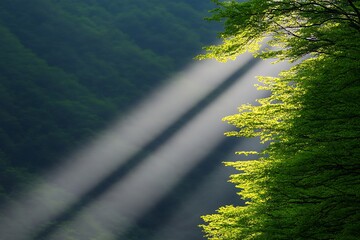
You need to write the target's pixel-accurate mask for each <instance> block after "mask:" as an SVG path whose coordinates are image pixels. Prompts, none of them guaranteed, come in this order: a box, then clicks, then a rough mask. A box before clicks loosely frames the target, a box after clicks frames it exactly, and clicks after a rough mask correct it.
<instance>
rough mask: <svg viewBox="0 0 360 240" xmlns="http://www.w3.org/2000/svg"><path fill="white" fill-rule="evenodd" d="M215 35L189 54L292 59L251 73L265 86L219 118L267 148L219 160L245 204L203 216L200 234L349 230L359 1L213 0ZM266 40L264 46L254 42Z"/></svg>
mask: <svg viewBox="0 0 360 240" xmlns="http://www.w3.org/2000/svg"><path fill="white" fill-rule="evenodd" d="M214 2H215V3H216V4H217V8H216V9H215V10H214V11H213V16H212V17H211V18H210V19H211V20H216V21H223V23H224V27H225V28H224V31H223V32H222V33H221V34H220V37H221V38H222V40H223V41H222V43H221V44H219V45H213V46H209V47H207V48H206V49H207V53H206V54H204V55H202V56H199V58H216V59H218V60H219V61H226V60H229V59H234V58H236V57H237V56H239V55H240V54H241V53H243V52H245V51H251V52H253V53H254V54H255V55H256V56H258V57H262V58H276V59H278V60H279V61H282V60H288V61H292V62H295V61H296V60H300V61H299V62H297V63H296V64H295V65H294V67H292V68H291V69H290V70H287V71H284V72H282V73H281V74H280V75H279V76H278V77H275V78H274V77H260V78H259V81H260V84H259V85H258V86H257V87H258V89H259V90H268V91H270V92H271V95H270V96H269V97H267V98H263V99H259V100H258V105H249V104H246V105H243V106H241V107H240V108H239V113H238V114H235V115H232V116H227V117H225V118H224V121H226V122H228V123H230V124H232V125H234V126H236V127H237V128H238V130H236V131H232V132H228V133H226V135H227V136H235V137H259V138H260V141H261V142H263V143H268V147H266V148H265V150H263V151H262V152H251V151H250V152H246V151H245V152H239V154H254V156H255V157H254V160H251V161H238V162H227V163H226V165H227V166H232V167H235V168H236V169H238V170H239V173H238V174H235V175H232V176H231V180H230V181H231V182H233V183H234V184H236V186H237V187H238V188H239V189H241V191H240V193H239V194H240V195H241V198H243V199H244V200H246V201H247V204H246V205H245V206H224V207H221V208H220V209H219V210H218V212H217V213H216V214H213V215H208V216H203V219H204V220H205V224H203V225H202V226H201V227H202V228H203V230H204V232H205V235H206V237H208V239H214V240H215V239H222V240H225V239H229V240H230V239H357V238H358V236H359V234H360V233H359V229H360V214H359V210H360V204H359V201H358V198H359V193H360V186H359V183H360V177H359V176H360V175H359V173H360V164H359V159H360V145H359V139H360V106H359V99H360V81H359V80H360V1H355V0H337V1H333V0H318V1H313V0H277V1H266V0H250V1H247V2H242V1H218V0H215V1H214ZM262 45H267V46H268V47H267V48H265V49H264V48H261V46H262Z"/></svg>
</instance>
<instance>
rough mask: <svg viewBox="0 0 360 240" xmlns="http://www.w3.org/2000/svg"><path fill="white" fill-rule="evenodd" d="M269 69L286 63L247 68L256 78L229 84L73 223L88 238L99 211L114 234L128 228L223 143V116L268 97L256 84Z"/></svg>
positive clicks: (105, 226) (250, 74)
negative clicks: (89, 219)
mask: <svg viewBox="0 0 360 240" xmlns="http://www.w3.org/2000/svg"><path fill="white" fill-rule="evenodd" d="M283 67H284V66H281V68H283ZM266 68H267V70H268V71H269V70H270V72H271V73H273V72H276V71H277V70H278V69H280V65H278V66H277V68H276V69H275V68H269V62H261V63H259V64H258V65H256V67H255V68H254V69H251V70H250V71H248V72H246V74H245V75H244V76H242V77H243V78H244V79H253V80H252V81H239V82H238V83H237V84H236V85H235V86H234V87H233V88H230V89H228V91H226V92H225V93H224V94H223V95H221V97H220V98H219V99H218V101H216V102H214V103H213V104H211V106H210V107H208V108H206V109H205V110H204V111H203V112H201V114H198V115H197V116H196V117H195V118H194V119H192V121H191V122H189V123H188V124H187V125H186V128H184V129H182V130H181V131H180V132H178V133H177V134H176V135H175V136H174V137H173V138H171V139H168V140H167V141H166V143H164V144H162V146H161V148H160V149H158V150H157V151H155V152H154V153H152V154H151V155H150V156H149V157H148V158H147V159H146V161H144V162H143V163H142V164H141V165H139V166H137V167H136V168H134V169H132V171H131V172H130V173H129V174H128V175H127V176H126V177H124V178H123V179H122V181H120V182H118V183H117V184H114V185H113V186H111V187H110V188H109V189H108V191H106V192H104V193H103V194H101V196H100V197H99V198H98V199H96V200H95V201H93V202H91V204H90V206H88V207H87V208H86V214H80V215H78V216H77V217H76V218H75V220H74V221H73V222H72V223H71V224H70V226H71V228H73V229H77V230H78V231H79V229H83V230H84V231H83V233H82V234H84V236H83V237H84V238H86V237H88V236H87V234H89V230H88V229H89V226H88V224H87V220H86V219H87V217H88V215H91V216H96V219H97V221H99V224H100V223H101V224H102V225H103V227H104V229H106V230H107V232H109V234H111V233H112V232H114V234H115V235H118V234H119V232H126V231H127V230H128V228H129V227H131V226H132V225H133V223H135V222H136V220H137V219H138V218H139V217H141V215H143V214H144V213H145V212H146V211H147V210H148V209H151V208H152V207H153V206H154V205H155V204H156V203H157V202H158V201H160V200H161V198H162V197H164V196H165V195H166V193H167V192H169V191H170V190H171V189H172V188H173V187H174V185H176V183H177V182H179V181H180V180H181V179H182V178H183V177H184V176H185V175H186V173H187V172H189V171H190V170H191V169H192V168H193V167H194V166H195V165H196V164H198V161H199V160H201V159H203V158H204V156H205V155H206V154H207V153H208V152H211V150H212V149H213V148H214V147H215V146H216V145H217V144H219V142H220V141H221V136H222V134H223V132H224V131H225V130H226V125H225V124H221V122H220V119H221V118H222V117H223V116H225V115H227V114H231V113H232V112H233V111H234V109H236V107H237V106H238V105H239V104H241V103H247V102H253V101H254V99H255V98H260V97H263V96H264V93H263V92H258V91H256V89H255V88H254V87H253V84H254V83H255V82H256V80H255V78H254V75H255V74H256V73H258V72H259V71H261V72H266V71H265V70H266ZM268 75H270V74H268ZM109 212H113V213H114V212H116V216H122V217H123V219H124V220H123V221H122V222H118V219H114V217H113V214H109ZM104 213H105V214H104ZM55 233H56V234H55V235H56V236H57V238H59V239H61V238H63V237H64V235H62V234H63V233H62V232H61V231H60V232H56V231H55ZM51 234H52V233H51ZM50 236H51V235H50ZM114 239H115V237H114Z"/></svg>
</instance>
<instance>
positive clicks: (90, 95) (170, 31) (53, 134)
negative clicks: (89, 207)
mask: <svg viewBox="0 0 360 240" xmlns="http://www.w3.org/2000/svg"><path fill="white" fill-rule="evenodd" d="M210 8H211V6H210V4H209V3H208V1H197V2H191V1H185V0H184V1H160V0H153V1H141V0H138V1H103V0H101V1H100V0H99V1H86V0H84V1H66V0H64V1H55V0H54V1H48V0H34V1H31V2H29V1H13V0H11V1H7V0H4V1H1V3H0V31H1V39H0V41H1V43H0V48H1V49H0V52H1V58H0V79H1V80H0V91H1V94H0V98H1V100H0V102H1V108H0V121H1V123H0V126H1V128H0V146H1V149H0V153H1V157H0V159H1V160H0V161H1V162H0V163H1V168H0V169H1V173H0V177H1V181H0V182H1V188H0V192H1V199H2V200H4V198H6V197H7V196H9V194H11V192H12V191H13V190H14V189H16V187H17V186H18V185H19V184H22V183H23V182H26V181H28V178H29V177H31V176H30V175H31V174H30V172H31V173H34V172H41V171H43V170H44V169H46V168H48V167H50V166H54V165H56V164H58V163H59V160H60V159H61V158H62V156H63V155H64V154H66V153H68V152H69V151H71V150H72V149H74V148H76V146H78V145H80V144H81V143H82V142H84V140H85V139H89V138H91V137H93V136H94V135H95V134H96V132H97V131H98V130H99V129H101V128H102V127H104V126H105V125H106V124H107V123H109V121H110V120H111V119H113V118H114V117H115V116H118V115H121V114H122V113H123V112H124V111H125V110H126V109H127V108H129V107H130V106H131V105H132V104H134V103H135V102H136V101H138V100H139V99H140V98H141V97H143V96H144V95H145V94H147V93H148V92H149V91H151V90H152V89H154V88H155V87H156V86H157V85H158V84H160V83H161V82H163V81H164V80H166V79H167V77H168V76H169V75H170V74H171V73H174V72H175V71H177V70H179V69H181V68H183V67H184V66H185V65H186V64H187V63H188V62H189V61H190V60H191V59H192V58H193V57H194V56H195V55H196V53H197V52H198V51H199V49H201V46H203V45H204V44H206V43H209V42H210V41H212V40H213V39H214V36H215V34H214V30H215V26H212V25H211V24H208V23H206V22H204V21H203V18H204V17H205V16H206V14H207V11H208V9H210ZM74 146H75V147H74Z"/></svg>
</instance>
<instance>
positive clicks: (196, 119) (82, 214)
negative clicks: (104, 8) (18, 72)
mask: <svg viewBox="0 0 360 240" xmlns="http://www.w3.org/2000/svg"><path fill="white" fill-rule="evenodd" d="M255 61H256V62H255ZM247 63H248V64H249V63H251V64H252V65H249V66H248V67H247V68H248V69H243V73H241V74H242V75H241V79H236V80H238V81H233V82H232V83H231V84H233V85H229V86H226V88H224V91H223V92H221V91H219V92H216V90H217V89H218V88H220V87H221V86H222V84H223V83H224V82H225V81H226V80H227V79H229V78H231V77H232V75H233V74H234V73H236V72H237V71H238V69H239V68H242V67H243V66H244V65H246V64H247ZM284 68H286V67H285V65H284V64H276V65H270V63H269V61H258V60H253V59H252V57H251V55H250V54H246V55H244V56H242V57H241V58H240V60H239V61H234V62H231V63H227V64H221V63H217V62H215V61H204V62H200V63H196V64H194V65H193V66H190V67H189V68H188V69H186V70H184V71H183V72H181V73H179V74H177V75H176V76H175V77H174V78H173V79H171V80H170V81H169V82H170V83H169V84H166V85H165V86H163V87H161V88H160V89H158V90H156V91H154V92H153V93H152V94H151V95H150V96H149V97H148V98H146V99H145V100H144V101H143V102H142V103H140V104H139V105H138V106H137V107H136V108H134V110H133V111H131V112H129V113H128V114H127V115H126V116H124V117H121V118H120V119H118V120H117V121H114V123H113V124H112V126H110V127H109V128H108V129H106V130H104V131H103V132H102V133H101V134H99V136H98V138H97V139H94V140H93V141H92V142H90V143H89V144H88V145H87V146H84V147H83V148H82V149H80V150H79V151H78V152H76V153H75V154H74V155H72V156H71V157H70V158H69V159H67V160H66V164H64V165H63V166H60V167H59V168H57V169H54V170H53V171H51V172H50V173H49V174H47V175H46V179H47V181H49V182H50V183H51V184H52V186H57V187H58V188H59V189H63V190H62V194H61V195H60V194H59V193H55V192H54V191H51V189H50V187H49V185H48V184H42V183H39V184H37V185H36V184H35V186H34V188H33V189H29V191H28V192H24V193H23V194H21V198H20V199H19V200H18V201H16V202H14V203H11V204H8V205H7V206H5V207H4V208H3V209H1V212H2V214H1V215H0V232H1V235H2V236H3V237H5V238H6V239H14V240H18V239H19V240H21V239H29V236H31V235H33V236H34V238H33V239H40V237H46V239H62V237H63V236H65V235H66V233H65V232H62V229H60V230H59V229H57V227H51V226H50V227H48V228H47V227H46V225H49V222H50V224H51V222H52V221H56V220H57V221H66V222H67V224H68V226H70V227H71V228H72V229H76V231H77V232H79V234H80V235H82V234H83V235H84V236H86V235H87V234H91V231H90V232H89V229H88V225H87V224H85V223H86V222H87V221H86V218H87V217H88V215H93V216H96V218H97V220H96V221H98V222H100V223H101V225H102V227H103V228H104V230H105V231H106V232H108V233H109V235H108V237H109V239H110V238H111V239H116V235H117V234H119V232H126V231H127V230H128V229H129V228H130V227H131V226H132V224H133V223H135V222H136V221H137V219H139V218H141V216H142V215H143V214H145V213H146V211H148V210H149V209H151V208H152V207H153V206H154V205H156V203H158V202H159V201H160V200H161V198H163V197H164V196H165V195H166V193H167V192H169V191H170V190H171V188H172V187H173V186H174V185H176V184H177V183H178V182H179V181H180V180H181V179H182V178H183V177H184V176H185V175H186V174H187V173H188V172H189V171H190V170H191V169H192V168H193V167H194V166H196V165H197V164H198V162H199V161H200V160H201V159H202V158H203V157H204V156H206V154H207V153H208V152H211V149H213V148H214V147H216V146H217V145H218V144H219V142H221V140H222V138H223V132H224V131H226V129H227V126H226V124H224V123H221V121H220V119H221V118H222V117H224V116H226V115H229V114H233V113H234V112H235V110H236V108H237V107H238V106H239V105H241V104H242V103H248V102H253V101H254V99H256V98H261V97H263V96H264V94H265V93H263V92H258V91H256V89H255V88H254V86H253V85H254V83H255V82H256V80H255V78H254V76H255V75H276V74H277V73H278V72H279V70H281V69H284ZM245 80H246V81H245ZM211 94H212V95H211ZM209 96H210V97H212V98H214V99H216V101H214V102H212V100H213V99H210V98H209V99H207V97H209ZM198 103H202V104H204V106H205V107H204V109H202V108H201V107H197V104H198ZM194 106H195V107H194ZM191 111H193V112H194V113H192V112H191ZM196 111H197V112H196ZM189 112H190V113H191V114H190V113H189ZM195 112H196V113H195ZM184 116H186V117H188V118H189V119H188V120H181V118H182V117H184ZM179 119H180V120H179ZM179 121H182V122H179ZM177 122H179V123H178V125H176V127H178V128H179V129H177V130H176V131H175V130H172V129H171V128H172V127H175V125H174V123H177ZM171 131H173V132H171ZM164 132H169V133H168V136H164V137H163V138H159V136H162V135H161V134H164ZM157 138H159V139H158V140H157ZM154 139H155V140H154ZM153 141H155V142H153ZM156 141H158V142H156ZM162 141H164V142H162ZM160 143H161V144H160ZM156 144H159V146H157V145H156ZM239 148H240V147H239ZM132 158H134V159H135V160H136V158H139V159H140V158H141V159H142V160H141V161H139V160H137V162H136V164H133V165H127V164H128V161H130V160H131V159H132ZM122 166H124V168H126V169H125V170H121V171H123V172H122V173H121V174H122V177H121V178H119V177H117V176H115V175H114V174H118V175H119V173H117V172H116V171H115V170H116V169H121V167H122ZM220 167H222V166H220ZM114 169H115V170H114ZM114 171H115V172H114ZM113 172H114V173H113ZM112 175H114V176H112ZM109 176H110V177H109ZM107 178H108V179H107ZM104 179H105V180H107V181H109V183H107V182H106V181H105V180H104ZM99 183H101V184H100V185H99ZM97 188H99V189H100V188H103V189H101V190H99V189H97ZM94 189H95V190H94ZM89 193H91V194H89ZM91 197H94V199H91V200H89V199H87V198H91ZM42 199H52V200H53V201H54V202H55V203H56V204H53V205H52V208H48V207H47V206H43V205H39V202H41V200H42ZM84 203H86V204H84ZM81 204H83V205H84V206H81V207H80V205H81ZM54 206H55V207H54ZM69 206H70V207H69ZM76 207H78V208H79V209H80V210H79V212H78V213H75V215H73V216H69V215H67V214H64V212H65V213H66V211H69V212H71V211H72V210H75V209H76ZM115 213H116V214H115ZM62 214H63V215H62ZM59 216H60V217H59ZM114 216H117V219H114ZM15 219H16V221H15ZM70 220H71V221H70ZM12 222H17V223H19V222H21V223H22V226H21V229H19V226H14V225H13V224H12ZM41 229H45V230H41ZM164 234H165V233H164ZM55 235H56V237H53V238H52V236H55ZM81 239H82V238H81ZM84 239H86V238H84ZM184 239H185V238H184Z"/></svg>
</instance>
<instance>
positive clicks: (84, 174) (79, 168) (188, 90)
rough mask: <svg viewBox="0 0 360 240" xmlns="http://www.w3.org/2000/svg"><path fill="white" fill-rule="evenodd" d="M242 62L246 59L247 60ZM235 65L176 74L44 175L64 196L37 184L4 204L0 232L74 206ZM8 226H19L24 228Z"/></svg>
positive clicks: (210, 64) (14, 231)
mask: <svg viewBox="0 0 360 240" xmlns="http://www.w3.org/2000/svg"><path fill="white" fill-rule="evenodd" d="M245 59H250V56H247V57H245ZM239 65H240V63H239V62H235V63H233V64H226V65H224V64H219V63H216V62H214V61H207V62H202V63H198V64H196V65H195V66H191V67H190V68H189V69H188V70H186V71H184V72H182V73H180V74H178V75H177V77H175V79H173V80H171V83H170V84H169V85H168V86H164V87H163V88H162V89H160V90H159V91H157V92H154V93H153V94H152V96H150V97H149V98H147V99H146V100H145V101H144V102H143V103H142V104H140V105H139V106H138V107H137V108H136V109H135V110H134V111H132V112H131V113H129V114H128V115H127V116H126V117H123V118H122V119H120V121H119V122H116V123H114V124H113V126H112V127H110V128H108V130H105V131H104V132H103V133H102V134H101V135H100V136H99V138H98V139H95V140H94V141H93V142H92V143H90V144H89V145H88V146H85V147H84V148H83V149H81V150H80V151H78V152H77V153H75V154H74V155H73V156H71V157H70V159H68V160H67V161H66V163H67V164H66V165H64V166H61V167H60V168H58V169H55V170H54V171H52V172H51V173H49V174H48V176H47V177H46V178H47V179H48V181H49V182H50V183H51V185H52V186H59V189H66V190H67V191H68V193H67V192H63V194H61V195H59V194H58V193H57V192H55V194H53V193H54V191H50V188H49V187H48V184H40V185H39V186H35V187H34V189H31V190H30V192H29V193H25V194H23V197H22V198H21V199H20V200H19V201H18V202H16V203H14V204H11V205H10V206H6V207H5V208H4V209H3V210H2V214H1V219H0V226H1V227H0V228H1V229H0V230H1V232H2V233H3V234H5V233H7V234H8V235H9V236H11V239H22V238H23V237H22V236H29V232H31V231H33V229H34V228H36V227H38V226H41V225H44V224H46V222H47V221H49V219H51V218H53V217H54V216H56V215H57V214H58V213H59V212H61V211H62V210H63V209H65V208H66V206H68V205H70V204H71V203H74V202H76V201H77V199H78V198H79V197H80V196H81V195H82V194H84V193H85V192H87V191H88V190H89V189H91V188H92V187H93V186H94V185H95V184H96V183H97V182H98V181H99V180H100V179H102V178H104V177H105V176H106V175H107V174H108V173H109V172H110V171H111V170H112V169H113V168H115V167H118V166H119V165H121V164H124V161H125V160H126V159H128V158H129V157H130V156H131V155H132V154H134V153H136V152H138V151H139V150H140V149H141V148H142V147H143V146H144V145H145V144H146V143H147V142H149V141H151V139H153V138H154V136H156V135H157V134H159V133H160V132H161V131H163V129H165V128H166V127H168V126H169V125H170V124H171V123H172V122H173V121H174V120H176V119H177V118H178V117H179V116H181V115H182V114H184V112H186V111H187V110H188V108H189V107H191V106H192V105H193V104H195V103H196V102H197V101H199V100H200V99H202V98H203V97H204V96H205V95H206V94H207V93H208V92H209V91H211V90H213V89H215V88H216V87H217V86H218V85H219V84H221V83H222V81H223V80H224V79H225V78H226V77H227V76H229V75H231V74H232V72H234V71H235V70H236V69H237V68H238V67H239ZM42 199H48V200H53V201H57V203H56V204H53V205H51V206H49V208H46V206H44V205H39V204H38V203H39V202H42ZM12 223H21V225H22V228H21V229H19V226H14V225H13V224H12ZM3 236H6V235H3ZM17 236H18V237H17ZM25 238H26V237H25Z"/></svg>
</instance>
